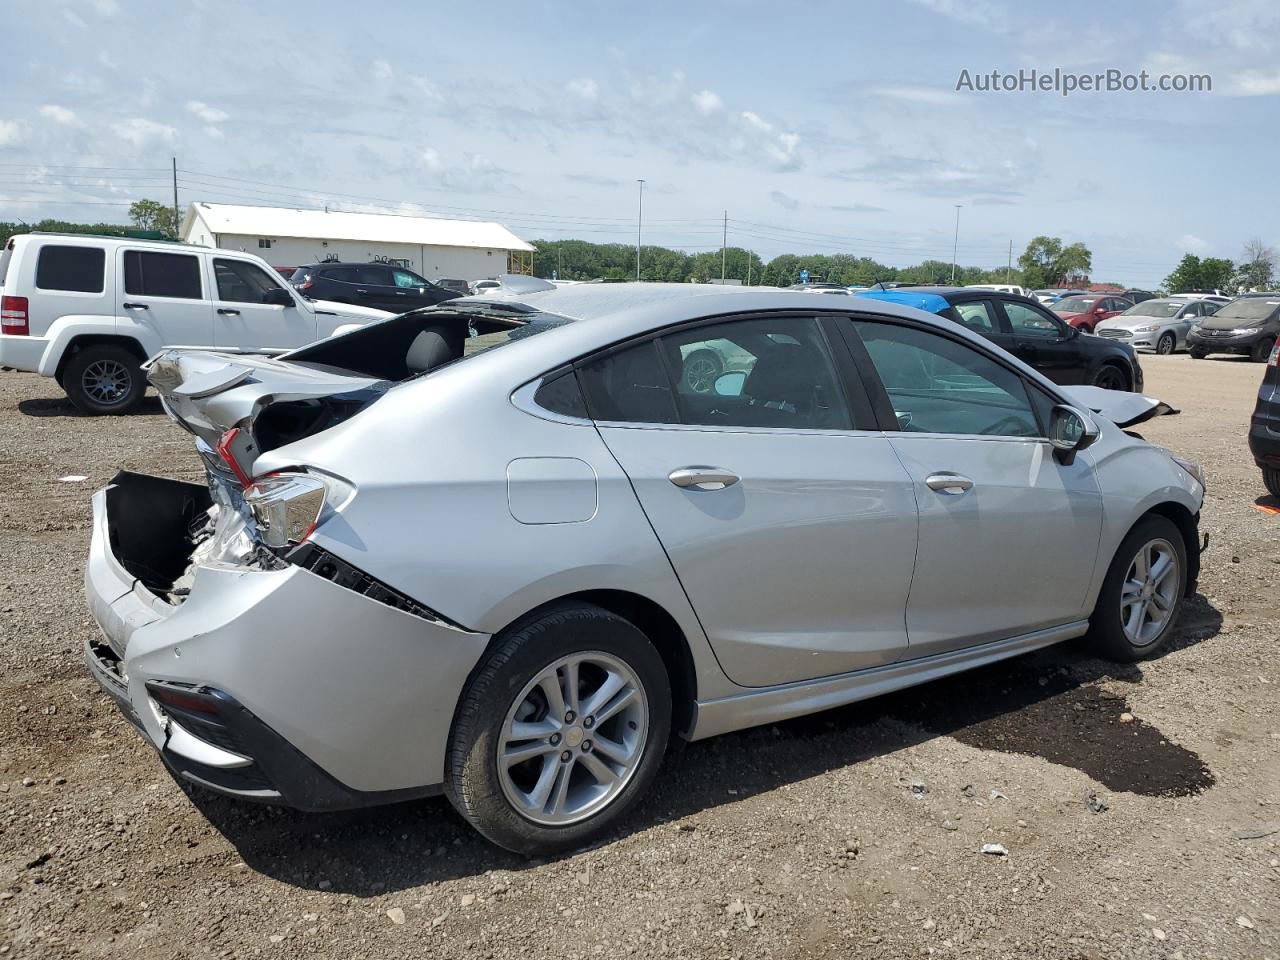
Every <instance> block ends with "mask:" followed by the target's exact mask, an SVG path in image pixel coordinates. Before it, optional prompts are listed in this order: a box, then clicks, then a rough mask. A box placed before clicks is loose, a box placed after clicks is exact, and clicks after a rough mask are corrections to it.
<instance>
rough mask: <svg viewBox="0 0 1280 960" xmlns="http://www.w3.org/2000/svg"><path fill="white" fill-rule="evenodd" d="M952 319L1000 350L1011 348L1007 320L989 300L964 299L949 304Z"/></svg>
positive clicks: (1011, 337)
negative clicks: (960, 301)
mask: <svg viewBox="0 0 1280 960" xmlns="http://www.w3.org/2000/svg"><path fill="white" fill-rule="evenodd" d="M951 314H952V319H953V320H955V321H956V322H957V323H959V324H960V325H961V326H964V327H968V328H969V329H970V330H972V331H973V332H974V333H976V334H977V335H978V336H980V337H983V338H984V339H987V340H990V341H991V342H992V343H994V344H995V345H996V346H998V347H1000V348H1001V349H1002V350H1012V349H1013V336H1012V334H1011V333H1010V332H1009V325H1008V322H1007V321H1006V320H1005V318H1004V316H1003V315H1002V314H1001V313H1000V312H999V311H998V310H997V309H996V307H995V305H994V304H993V303H992V302H991V301H990V300H985V299H984V300H966V301H964V302H962V303H953V304H952V305H951Z"/></svg>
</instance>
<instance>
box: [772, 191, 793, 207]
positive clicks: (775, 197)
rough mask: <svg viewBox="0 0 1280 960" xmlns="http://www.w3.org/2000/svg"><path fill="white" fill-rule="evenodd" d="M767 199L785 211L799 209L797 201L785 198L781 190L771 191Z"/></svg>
mask: <svg viewBox="0 0 1280 960" xmlns="http://www.w3.org/2000/svg"><path fill="white" fill-rule="evenodd" d="M769 199H770V200H772V201H773V202H774V203H776V204H777V205H778V206H780V207H782V208H783V209H786V210H798V209H799V208H800V201H799V200H797V199H796V198H795V197H789V196H787V195H786V194H785V193H783V192H782V191H781V190H774V191H772V192H771V193H770V194H769Z"/></svg>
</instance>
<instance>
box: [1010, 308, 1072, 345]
mask: <svg viewBox="0 0 1280 960" xmlns="http://www.w3.org/2000/svg"><path fill="white" fill-rule="evenodd" d="M1004 315H1005V316H1006V317H1008V318H1009V326H1010V327H1012V328H1013V332H1014V335H1015V336H1020V337H1044V338H1046V339H1052V338H1054V337H1060V336H1062V328H1061V327H1060V326H1059V324H1058V323H1056V322H1055V321H1054V320H1053V318H1052V317H1048V316H1046V315H1045V314H1043V313H1041V312H1040V311H1039V310H1037V309H1035V308H1034V307H1028V306H1027V305H1026V304H1025V303H1013V302H1011V301H1006V302H1005V304H1004Z"/></svg>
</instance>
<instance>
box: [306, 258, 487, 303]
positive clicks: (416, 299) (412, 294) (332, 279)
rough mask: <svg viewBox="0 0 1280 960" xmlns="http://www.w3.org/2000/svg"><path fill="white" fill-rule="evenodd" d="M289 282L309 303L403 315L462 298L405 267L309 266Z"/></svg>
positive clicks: (386, 265)
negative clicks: (325, 302) (350, 305)
mask: <svg viewBox="0 0 1280 960" xmlns="http://www.w3.org/2000/svg"><path fill="white" fill-rule="evenodd" d="M289 282H290V283H292V284H293V286H294V288H295V289H296V290H297V291H298V292H299V293H301V294H302V295H303V296H306V297H310V298H311V299H312V300H335V301H337V302H338V303H355V304H359V305H360V306H363V307H376V308H378V309H379V310H390V311H391V312H392V313H406V312H408V311H410V310H417V309H418V308H419V307H431V306H434V305H435V304H437V303H440V302H442V301H444V300H452V299H454V298H455V297H460V296H462V294H460V293H457V292H455V291H453V290H446V289H445V288H444V287H441V286H439V285H437V284H434V283H432V282H431V281H430V280H428V279H427V278H426V277H421V276H419V275H418V274H416V273H414V272H413V271H412V270H408V269H406V268H404V267H395V266H392V265H390V264H386V263H308V264H305V265H304V266H301V267H298V269H297V270H295V271H294V272H293V276H292V277H290V278H289Z"/></svg>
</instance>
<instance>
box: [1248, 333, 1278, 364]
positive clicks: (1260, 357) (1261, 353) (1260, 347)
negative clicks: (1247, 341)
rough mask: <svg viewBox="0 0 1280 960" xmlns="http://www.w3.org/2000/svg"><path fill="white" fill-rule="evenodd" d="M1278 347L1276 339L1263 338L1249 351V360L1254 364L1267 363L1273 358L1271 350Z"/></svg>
mask: <svg viewBox="0 0 1280 960" xmlns="http://www.w3.org/2000/svg"><path fill="white" fill-rule="evenodd" d="M1275 345H1276V341H1275V338H1274V337H1263V338H1262V339H1261V340H1259V341H1258V342H1257V343H1255V344H1254V345H1253V349H1252V350H1250V351H1249V359H1250V360H1252V361H1253V362H1254V363H1266V362H1267V360H1268V359H1269V358H1270V356H1271V348H1272V347H1274V346H1275Z"/></svg>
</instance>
